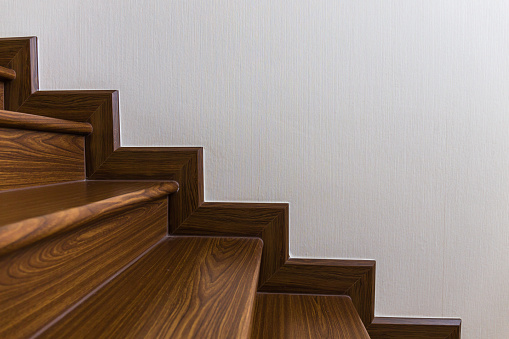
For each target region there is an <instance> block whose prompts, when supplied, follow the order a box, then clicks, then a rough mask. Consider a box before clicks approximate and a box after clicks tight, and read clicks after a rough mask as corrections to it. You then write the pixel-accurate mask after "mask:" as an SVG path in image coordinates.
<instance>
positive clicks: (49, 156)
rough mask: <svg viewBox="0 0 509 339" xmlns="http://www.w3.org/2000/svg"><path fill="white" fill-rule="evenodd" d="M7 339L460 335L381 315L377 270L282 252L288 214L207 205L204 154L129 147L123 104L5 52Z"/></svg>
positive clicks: (12, 48) (0, 253) (259, 207)
mask: <svg viewBox="0 0 509 339" xmlns="http://www.w3.org/2000/svg"><path fill="white" fill-rule="evenodd" d="M0 84H1V85H0V98H1V106H0V337H6V338H7V337H8V338H27V337H44V338H71V337H72V338H129V337H137V338H138V337H146V338H321V337H324V338H369V337H371V338H459V337H460V320H459V319H404V318H376V317H374V301H375V285H374V283H375V262H374V261H372V260H331V259H325V260H320V259H298V258H290V257H289V254H288V228H289V225H288V219H289V217H288V215H289V213H288V212H289V206H288V204H281V203H277V204H276V203H273V204H272V203H228V202H214V203H211V202H204V191H203V156H202V153H203V150H202V148H199V147H143V148H136V147H134V148H125V147H121V146H120V137H119V119H118V93H117V92H116V91H38V74H37V43H36V39H35V38H34V37H32V38H6V39H0Z"/></svg>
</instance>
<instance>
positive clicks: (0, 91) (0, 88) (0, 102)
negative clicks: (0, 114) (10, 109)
mask: <svg viewBox="0 0 509 339" xmlns="http://www.w3.org/2000/svg"><path fill="white" fill-rule="evenodd" d="M4 108H5V105H4V83H3V81H0V109H4Z"/></svg>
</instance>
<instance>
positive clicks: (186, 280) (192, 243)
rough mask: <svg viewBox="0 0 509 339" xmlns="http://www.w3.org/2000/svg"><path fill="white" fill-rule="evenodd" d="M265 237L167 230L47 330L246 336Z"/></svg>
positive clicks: (86, 334)
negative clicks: (179, 233) (165, 235)
mask: <svg viewBox="0 0 509 339" xmlns="http://www.w3.org/2000/svg"><path fill="white" fill-rule="evenodd" d="M261 253H262V242H261V241H260V240H259V239H252V238H251V239H250V238H218V237H213V238H210V237H209V238H207V237H169V238H168V239H167V240H165V241H163V242H162V243H160V244H159V245H157V246H156V247H155V248H154V249H153V250H152V251H151V252H149V253H148V254H147V255H146V256H144V257H143V258H141V259H140V260H139V261H138V262H136V263H135V264H134V265H132V266H131V267H130V268H128V269H127V270H126V271H125V272H124V273H122V274H120V275H119V276H118V277H117V278H116V279H115V280H113V281H112V282H111V283H109V284H108V285H107V286H106V287H105V288H103V289H102V290H100V291H99V292H97V293H96V294H94V295H93V296H91V297H90V298H89V299H87V300H86V301H84V302H83V303H82V304H81V305H79V306H78V307H77V308H76V309H74V310H72V311H71V312H70V313H69V314H67V315H66V316H64V317H63V319H62V320H60V321H59V322H57V323H56V324H55V325H54V326H52V327H50V328H49V329H48V330H47V331H45V332H43V333H42V335H41V338H55V337H61V338H71V337H72V338H138V337H143V338H248V337H249V335H250V331H251V322H252V315H253V309H254V298H255V294H256V281H257V278H258V269H259V264H260V258H261Z"/></svg>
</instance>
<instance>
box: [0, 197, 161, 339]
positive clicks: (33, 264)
mask: <svg viewBox="0 0 509 339" xmlns="http://www.w3.org/2000/svg"><path fill="white" fill-rule="evenodd" d="M166 213H167V199H166V198H161V199H159V200H156V201H153V202H147V203H143V204H139V205H138V206H136V207H132V208H131V209H130V210H128V211H126V212H124V213H121V214H117V215H113V216H109V217H105V218H102V219H100V220H98V221H95V222H92V223H90V224H86V225H83V226H82V227H80V228H78V229H74V230H73V231H72V232H64V233H61V234H58V235H56V236H54V237H50V238H46V239H44V240H43V241H39V242H37V243H35V244H32V245H31V246H29V247H25V248H23V249H21V250H18V251H15V252H11V253H9V254H7V255H4V256H0V286H1V288H0V305H2V306H1V307H0V337H1V338H26V337H29V336H30V335H32V334H34V333H35V332H36V331H38V330H39V329H40V328H42V327H43V326H45V325H46V324H47V323H48V322H49V321H51V320H52V319H54V318H55V317H57V316H58V315H59V314H61V313H62V312H64V311H65V310H66V309H67V308H69V307H70V306H72V305H73V304H75V303H76V302H78V301H79V300H80V299H81V298H83V297H84V296H86V295H87V294H88V293H90V292H91V291H92V290H93V289H94V288H96V287H98V286H99V285H100V284H101V283H103V282H104V281H105V280H107V279H108V278H109V277H111V276H112V275H114V274H115V273H116V272H117V271H118V270H120V269H121V268H122V267H124V266H125V265H127V264H128V263H129V262H131V261H132V260H134V259H135V258H136V257H138V256H139V255H140V254H141V253H143V252H144V251H145V250H147V249H148V248H149V247H150V246H152V245H153V244H154V243H156V242H157V241H158V240H159V239H161V238H162V237H164V236H165V234H166V227H167V222H166Z"/></svg>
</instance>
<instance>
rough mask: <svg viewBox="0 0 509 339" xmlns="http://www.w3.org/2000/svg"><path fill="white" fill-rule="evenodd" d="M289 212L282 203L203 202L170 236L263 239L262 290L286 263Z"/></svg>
mask: <svg viewBox="0 0 509 339" xmlns="http://www.w3.org/2000/svg"><path fill="white" fill-rule="evenodd" d="M288 208H289V206H288V204H284V203H226V202H205V203H203V204H202V205H201V206H200V207H199V208H198V209H196V210H195V211H194V213H193V214H191V215H190V216H189V217H188V218H187V219H186V220H185V221H184V222H183V223H182V224H181V225H180V226H179V228H178V229H176V230H174V231H173V234H175V235H178V234H182V235H204V236H240V237H257V238H260V239H262V240H263V244H264V245H263V254H262V261H261V265H260V279H259V286H261V285H263V284H264V283H265V281H267V279H268V278H270V277H271V276H272V275H273V274H274V273H275V272H277V270H279V268H280V267H282V266H283V264H284V263H285V262H286V260H287V259H288V218H289V210H288Z"/></svg>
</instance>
